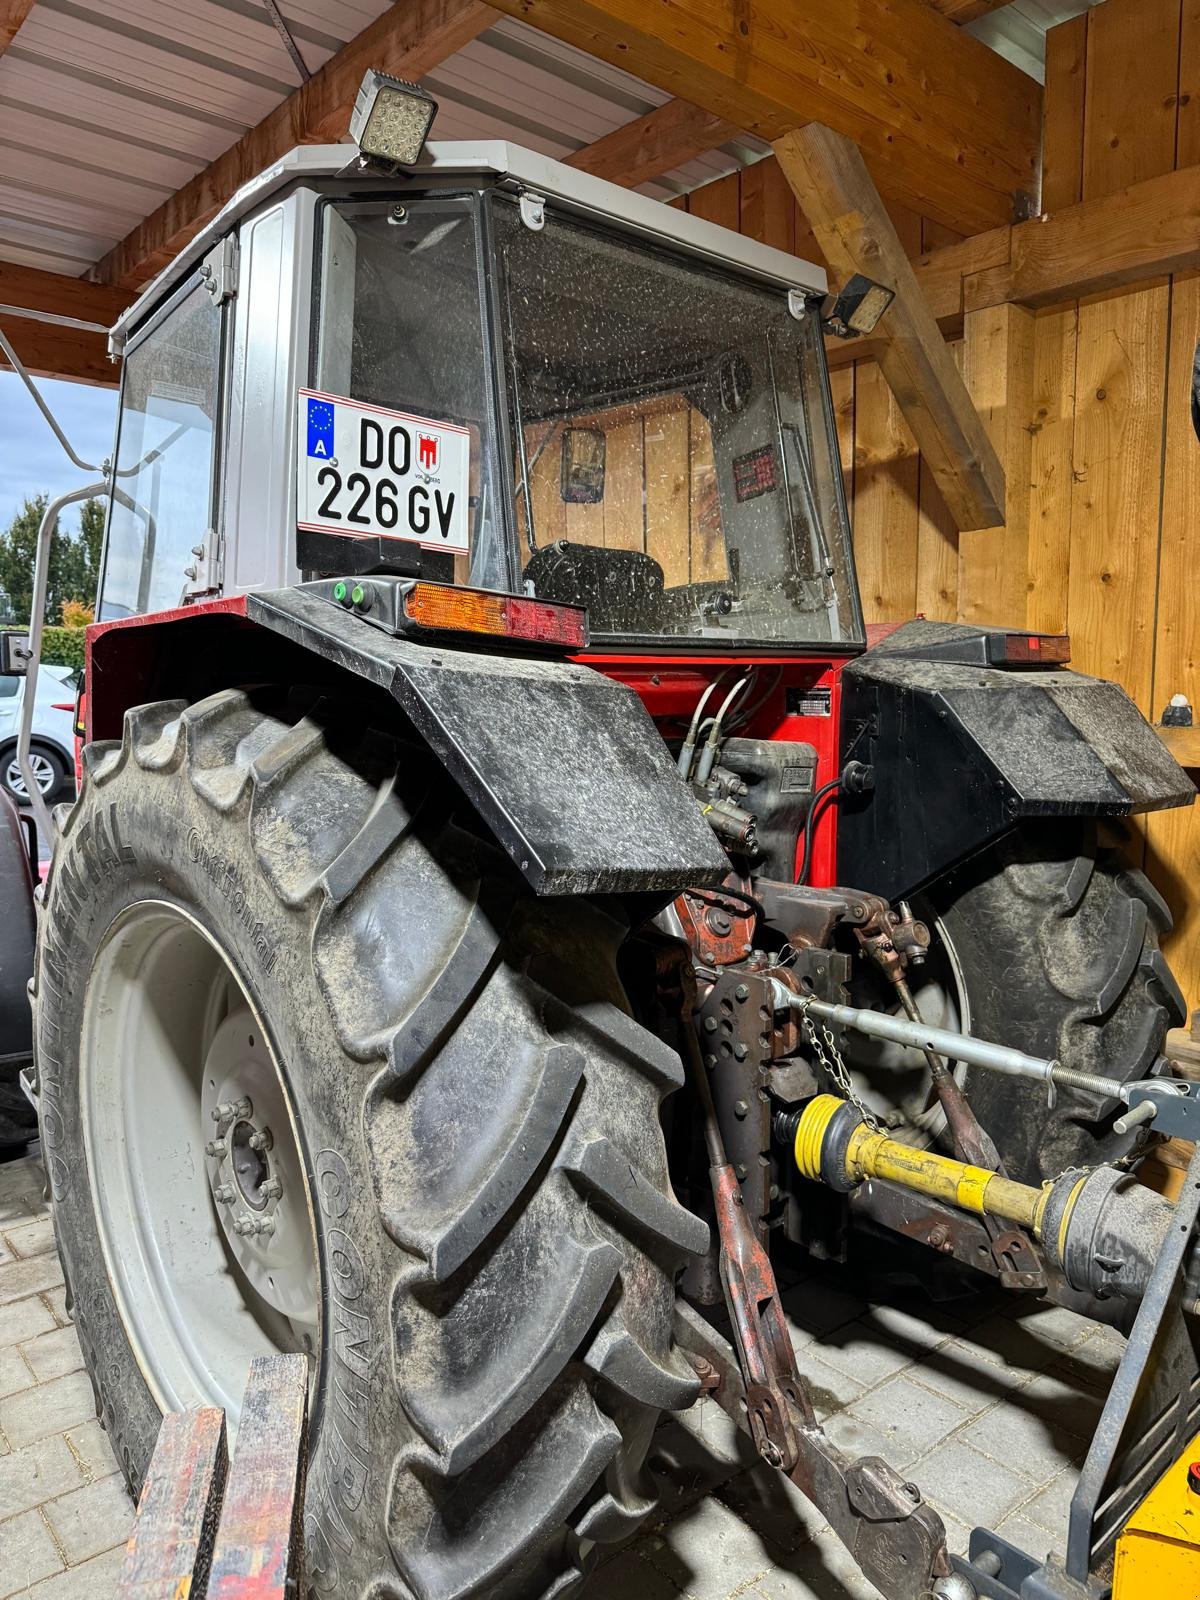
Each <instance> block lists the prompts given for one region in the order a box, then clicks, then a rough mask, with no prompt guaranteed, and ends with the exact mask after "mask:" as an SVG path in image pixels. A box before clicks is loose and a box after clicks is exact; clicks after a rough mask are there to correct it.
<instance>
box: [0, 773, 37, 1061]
mask: <svg viewBox="0 0 1200 1600" xmlns="http://www.w3.org/2000/svg"><path fill="white" fill-rule="evenodd" d="M0 906H3V908H4V915H3V917H0V1070H3V1074H4V1076H5V1077H8V1076H11V1075H12V1073H13V1072H15V1070H16V1069H17V1068H18V1067H22V1066H24V1065H25V1064H26V1062H27V1061H28V1060H29V1058H30V1054H31V1050H32V1015H31V1012H30V1009H29V994H28V992H27V989H26V985H27V984H28V983H29V980H30V978H31V977H32V976H33V944H34V936H35V933H36V923H35V914H34V907H33V873H32V869H31V867H30V862H29V840H28V838H27V836H26V833H25V829H24V826H23V825H22V822H21V818H20V815H19V813H18V811H17V808H16V806H15V805H14V804H13V801H12V800H11V799H10V797H9V796H8V795H7V794H6V793H5V792H4V791H3V790H0Z"/></svg>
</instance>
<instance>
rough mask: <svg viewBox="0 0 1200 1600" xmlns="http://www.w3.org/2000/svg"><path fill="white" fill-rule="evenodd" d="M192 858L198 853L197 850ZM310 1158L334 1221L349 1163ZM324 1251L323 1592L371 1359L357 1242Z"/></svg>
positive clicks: (318, 1544) (354, 1481)
mask: <svg viewBox="0 0 1200 1600" xmlns="http://www.w3.org/2000/svg"><path fill="white" fill-rule="evenodd" d="M190 838H191V836H190V835H189V851H190V849H191V844H190ZM197 843H199V841H197ZM201 848H202V846H201ZM193 859H194V860H199V856H194V857H193ZM205 870H206V871H207V870H209V869H208V868H205ZM314 1166H315V1174H316V1180H317V1196H318V1203H319V1204H320V1207H321V1211H322V1213H323V1214H324V1215H325V1217H326V1218H327V1219H328V1220H329V1221H330V1222H332V1223H339V1222H342V1221H344V1219H345V1217H346V1215H347V1213H348V1211H349V1209H350V1197H351V1194H352V1193H353V1190H352V1186H351V1180H350V1170H349V1168H348V1167H347V1165H346V1163H345V1161H344V1160H343V1159H342V1157H341V1156H340V1155H339V1154H338V1153H337V1151H336V1150H322V1151H320V1153H319V1154H318V1156H317V1159H316V1162H315V1164H314ZM325 1254H326V1262H327V1265H328V1269H329V1284H330V1295H329V1322H328V1328H329V1346H330V1349H331V1351H332V1353H333V1371H332V1374H331V1386H332V1391H333V1392H332V1397H331V1399H332V1404H331V1405H330V1407H329V1412H328V1422H327V1425H326V1426H325V1427H324V1428H323V1429H322V1436H321V1446H322V1449H323V1451H324V1453H325V1457H326V1466H327V1470H326V1471H325V1472H323V1473H322V1476H321V1484H320V1488H319V1490H318V1496H317V1501H318V1503H317V1508H316V1509H317V1512H318V1516H317V1517H314V1516H312V1515H311V1514H310V1515H309V1517H308V1518H307V1520H306V1538H307V1540H308V1545H307V1556H308V1561H309V1573H310V1578H311V1582H312V1584H313V1587H314V1588H316V1589H319V1590H321V1591H322V1592H328V1591H329V1590H331V1589H333V1588H335V1587H336V1586H337V1581H338V1561H337V1553H336V1552H337V1551H338V1550H340V1551H341V1552H342V1554H343V1555H346V1556H349V1555H350V1554H351V1553H352V1552H353V1549H354V1535H353V1533H352V1531H351V1526H350V1523H349V1521H348V1520H347V1519H348V1517H349V1516H350V1515H352V1514H353V1513H354V1512H355V1511H357V1510H358V1508H359V1507H360V1506H361V1505H362V1504H363V1501H364V1499H365V1498H366V1494H367V1486H368V1483H369V1480H370V1462H371V1389H370V1383H371V1380H372V1378H373V1376H374V1373H375V1367H376V1355H375V1351H374V1349H373V1348H372V1338H371V1323H370V1319H369V1318H368V1317H367V1316H366V1315H365V1314H364V1313H363V1312H362V1311H360V1310H359V1309H358V1308H357V1306H356V1305H355V1302H356V1301H357V1300H359V1299H360V1298H361V1297H362V1295H363V1292H364V1291H365V1289H366V1286H367V1275H366V1268H365V1266H364V1264H363V1259H362V1255H361V1253H360V1252H359V1248H358V1246H357V1245H356V1244H355V1242H354V1240H353V1239H352V1238H351V1237H350V1235H349V1234H348V1233H347V1232H346V1230H345V1229H344V1228H340V1227H331V1228H330V1229H329V1230H328V1232H327V1233H326V1235H325ZM335 1547H336V1549H335Z"/></svg>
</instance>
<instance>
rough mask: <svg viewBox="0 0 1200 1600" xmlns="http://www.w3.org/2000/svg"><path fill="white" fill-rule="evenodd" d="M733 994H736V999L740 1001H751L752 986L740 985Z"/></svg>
mask: <svg viewBox="0 0 1200 1600" xmlns="http://www.w3.org/2000/svg"><path fill="white" fill-rule="evenodd" d="M733 992H734V995H735V997H736V998H737V999H738V1000H749V998H750V985H749V984H748V983H739V984H738V986H737V988H736V989H735V990H734V991H733Z"/></svg>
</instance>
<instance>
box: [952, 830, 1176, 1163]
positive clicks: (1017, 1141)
mask: <svg viewBox="0 0 1200 1600" xmlns="http://www.w3.org/2000/svg"><path fill="white" fill-rule="evenodd" d="M929 898H930V900H931V901H932V903H933V907H934V909H935V911H936V913H937V916H938V919H939V923H938V926H939V931H940V932H941V933H942V935H943V936H944V937H945V938H946V939H947V940H948V941H949V944H950V946H951V948H952V951H953V955H954V959H955V962H956V964H957V967H958V970H959V972H960V973H961V982H962V984H963V986H964V988H965V991H966V1000H967V1003H968V1005H969V1014H970V1019H971V1031H972V1032H973V1033H975V1034H977V1035H978V1036H979V1037H980V1038H982V1039H994V1040H997V1041H999V1042H1000V1043H1002V1044H1008V1045H1014V1046H1016V1048H1017V1049H1019V1050H1024V1051H1026V1052H1028V1053H1029V1054H1030V1055H1036V1056H1041V1057H1043V1058H1057V1059H1058V1060H1059V1061H1061V1062H1062V1063H1063V1065H1064V1066H1067V1067H1074V1068H1076V1069H1077V1070H1081V1071H1084V1072H1092V1073H1096V1074H1098V1075H1100V1076H1102V1077H1106V1078H1111V1079H1112V1080H1113V1084H1114V1086H1115V1085H1117V1084H1120V1083H1126V1082H1129V1081H1131V1080H1133V1079H1137V1078H1148V1077H1152V1076H1153V1075H1154V1074H1155V1073H1157V1072H1158V1071H1160V1070H1162V1067H1163V1059H1162V1048H1163V1042H1164V1040H1165V1037H1166V1032H1167V1029H1168V1028H1170V1027H1175V1026H1177V1025H1178V1024H1179V1023H1181V1022H1182V1021H1183V1019H1184V1015H1185V1007H1184V1003H1183V997H1182V995H1181V994H1180V991H1179V986H1178V984H1177V983H1176V982H1175V979H1174V978H1173V977H1172V975H1171V970H1170V968H1169V967H1168V965H1167V962H1166V958H1165V957H1164V955H1163V953H1162V951H1161V950H1160V948H1159V941H1160V939H1161V938H1162V937H1163V935H1165V934H1166V933H1168V932H1169V931H1170V928H1171V914H1170V912H1169V911H1168V909H1167V906H1166V903H1165V902H1164V900H1163V899H1162V897H1161V895H1160V894H1159V893H1158V891H1157V890H1156V889H1155V888H1154V887H1153V886H1152V885H1151V883H1150V881H1149V879H1148V878H1147V877H1146V876H1145V874H1144V873H1142V872H1139V871H1138V870H1137V869H1136V868H1134V867H1131V866H1130V865H1129V864H1128V862H1127V861H1125V860H1124V859H1123V857H1122V855H1121V854H1120V852H1119V851H1117V850H1115V849H1109V848H1105V847H1102V846H1100V845H1098V843H1097V839H1096V831H1095V827H1094V825H1093V824H1091V823H1078V822H1064V823H1046V824H1041V825H1030V826H1027V827H1025V828H1022V829H1020V830H1017V831H1016V832H1014V833H1012V834H1010V835H1008V836H1006V837H1005V838H1004V839H1002V840H1001V841H1000V842H999V843H998V844H997V845H996V846H994V847H993V848H992V849H991V850H988V851H986V852H985V853H984V854H983V855H982V856H981V857H980V858H978V859H977V860H976V861H974V862H972V863H969V864H968V865H967V866H965V867H963V868H961V869H959V870H958V871H956V872H954V873H952V874H950V875H949V876H948V877H947V878H946V879H945V880H943V881H942V882H941V883H940V884H938V885H935V887H934V889H933V890H932V891H931V893H930V896H929ZM963 1081H964V1086H965V1088H966V1090H967V1093H968V1095H969V1096H970V1100H971V1104H972V1105H973V1106H974V1108H975V1110H976V1112H977V1114H978V1116H979V1120H980V1121H981V1122H982V1124H983V1125H984V1127H985V1128H986V1129H987V1130H988V1132H989V1133H990V1134H991V1136H992V1138H993V1139H994V1140H995V1143H996V1145H997V1148H998V1149H999V1151H1000V1154H1001V1156H1002V1158H1003V1159H1004V1161H1005V1163H1006V1165H1007V1168H1008V1171H1009V1174H1010V1175H1011V1176H1012V1177H1014V1178H1019V1179H1021V1180H1022V1181H1023V1182H1026V1183H1041V1182H1042V1181H1043V1180H1044V1179H1047V1178H1054V1177H1057V1176H1058V1174H1059V1173H1061V1172H1063V1171H1065V1170H1066V1169H1067V1168H1068V1167H1076V1166H1096V1165H1098V1164H1099V1163H1101V1162H1106V1161H1116V1160H1119V1159H1120V1158H1121V1157H1122V1156H1125V1155H1128V1154H1129V1153H1130V1151H1132V1150H1133V1149H1134V1148H1135V1146H1136V1145H1137V1143H1138V1141H1139V1138H1140V1137H1141V1135H1140V1134H1139V1133H1137V1132H1130V1133H1128V1134H1125V1135H1121V1134H1118V1133H1116V1132H1114V1130H1113V1126H1112V1124H1113V1120H1114V1118H1115V1117H1117V1116H1118V1115H1119V1114H1120V1112H1121V1111H1122V1110H1123V1109H1124V1107H1123V1104H1122V1103H1121V1102H1120V1101H1118V1100H1116V1099H1115V1098H1113V1099H1107V1098H1101V1097H1099V1096H1096V1095H1086V1096H1085V1095H1078V1094H1074V1093H1060V1094H1059V1096H1058V1099H1057V1103H1056V1105H1055V1107H1054V1109H1053V1110H1048V1109H1047V1105H1046V1093H1045V1089H1044V1088H1043V1086H1042V1085H1040V1084H1038V1083H1033V1082H1029V1081H1027V1080H1022V1079H1017V1078H1010V1077H1007V1076H1002V1075H1001V1074H1000V1073H996V1072H986V1071H982V1070H980V1069H978V1068H971V1069H968V1071H967V1072H966V1074H965V1076H964V1079H963Z"/></svg>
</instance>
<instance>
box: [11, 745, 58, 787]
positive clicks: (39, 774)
mask: <svg viewBox="0 0 1200 1600" xmlns="http://www.w3.org/2000/svg"><path fill="white" fill-rule="evenodd" d="M29 765H30V766H31V767H32V768H33V781H34V783H36V784H37V786H38V792H39V794H44V795H45V794H49V793H50V791H51V789H53V787H54V776H55V774H54V764H53V762H51V761H49V760H48V759H47V758H46V757H45V756H43V755H40V754H39V753H38V751H36V750H31V751H30V752H29ZM5 782H6V783H7V784H8V787H9V788H10V789H11V790H12V792H13V794H15V795H19V796H21V798H22V799H24V798H25V797H26V796H27V795H28V793H29V790H28V789H27V787H26V785H25V775H24V773H23V772H22V771H21V769H20V767H19V766H18V765H17V758H16V756H14V757H13V758H12V760H11V761H10V762H9V764H8V770H7V772H6V774H5Z"/></svg>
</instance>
